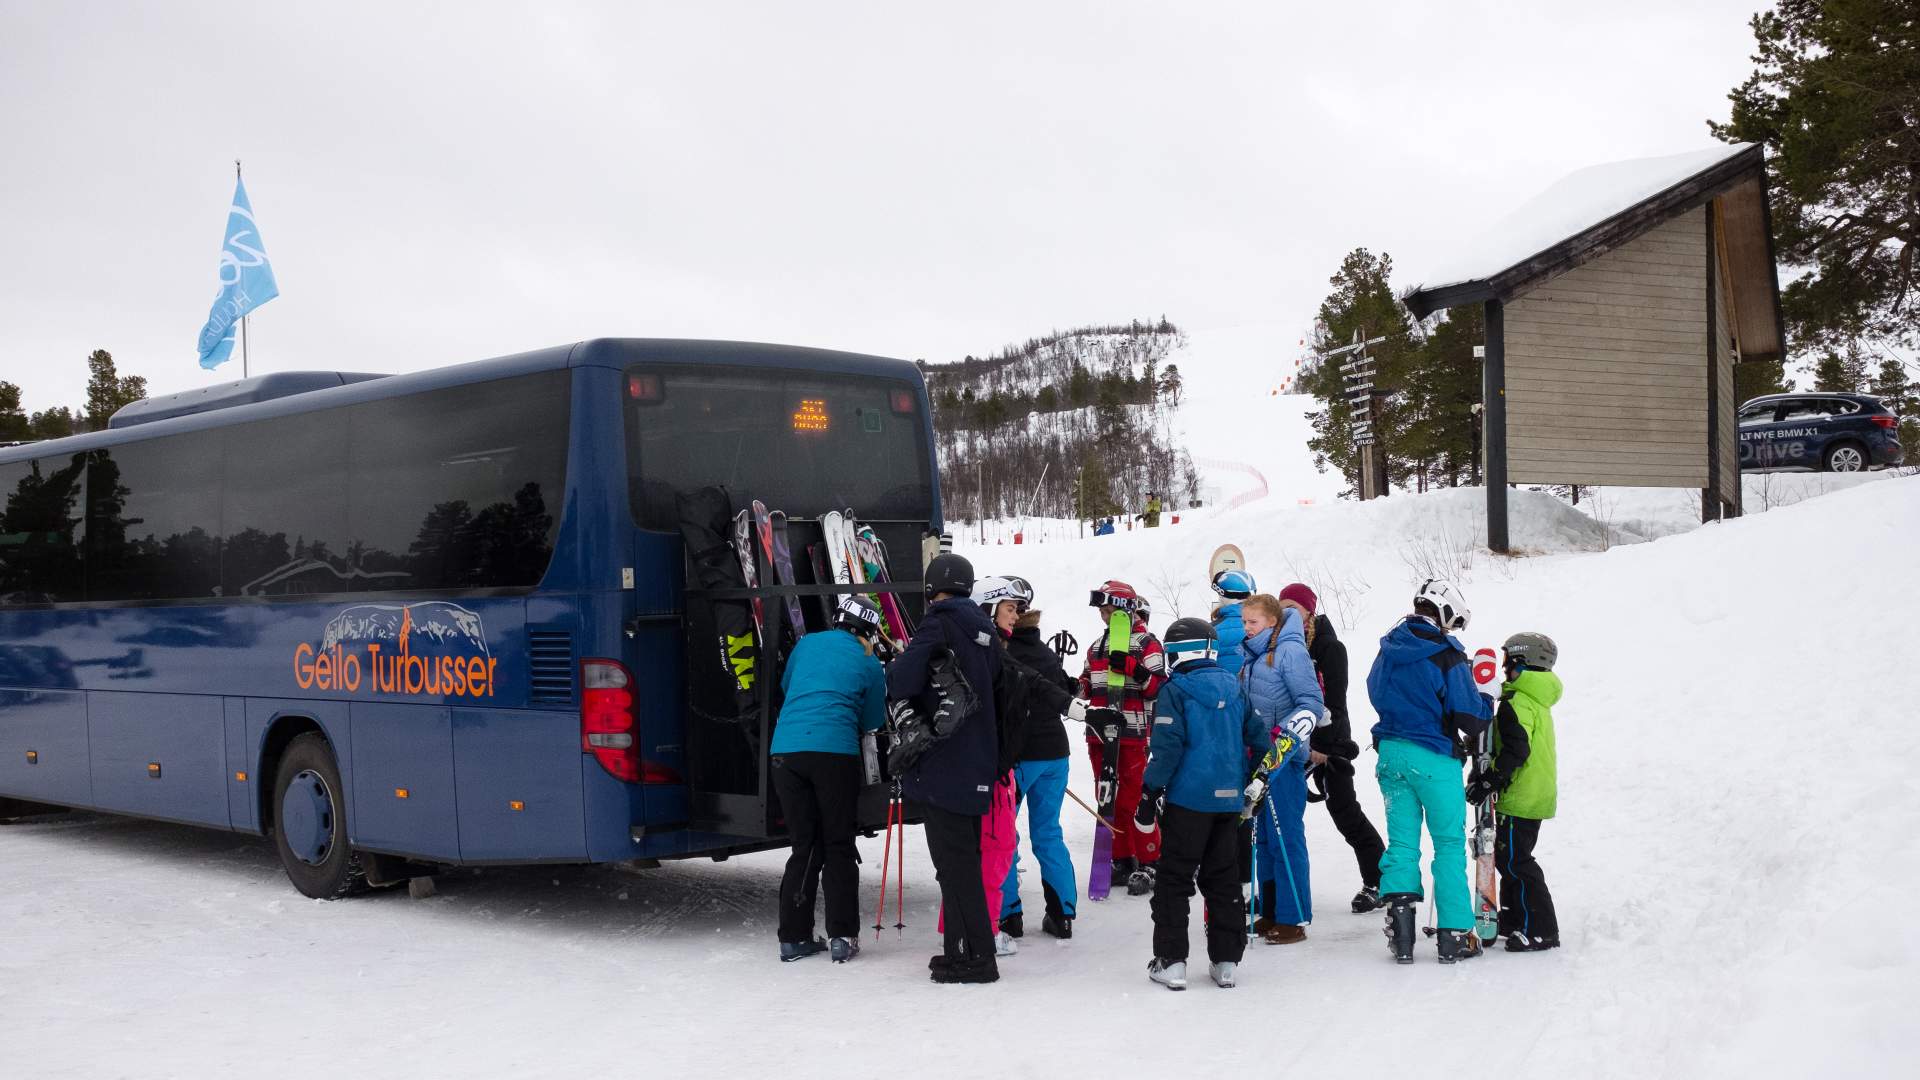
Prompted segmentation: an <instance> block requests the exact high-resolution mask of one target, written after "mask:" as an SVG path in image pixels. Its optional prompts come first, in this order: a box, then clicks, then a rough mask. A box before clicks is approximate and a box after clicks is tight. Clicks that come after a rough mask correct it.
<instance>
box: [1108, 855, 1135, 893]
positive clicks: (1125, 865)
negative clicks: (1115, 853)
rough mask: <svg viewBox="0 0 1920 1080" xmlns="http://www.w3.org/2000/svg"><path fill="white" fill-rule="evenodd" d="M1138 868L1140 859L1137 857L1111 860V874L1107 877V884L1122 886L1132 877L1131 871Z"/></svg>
mask: <svg viewBox="0 0 1920 1080" xmlns="http://www.w3.org/2000/svg"><path fill="white" fill-rule="evenodd" d="M1139 868H1140V861H1139V860H1138V859H1115V860H1113V876H1112V877H1110V878H1108V879H1107V884H1108V885H1109V886H1110V887H1119V886H1124V885H1126V884H1127V883H1128V882H1129V881H1130V880H1131V879H1132V877H1133V872H1134V871H1135V870H1138V869H1139Z"/></svg>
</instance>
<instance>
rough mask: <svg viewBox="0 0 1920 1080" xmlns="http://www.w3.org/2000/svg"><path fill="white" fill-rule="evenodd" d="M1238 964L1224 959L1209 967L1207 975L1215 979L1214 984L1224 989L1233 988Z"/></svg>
mask: <svg viewBox="0 0 1920 1080" xmlns="http://www.w3.org/2000/svg"><path fill="white" fill-rule="evenodd" d="M1236 966H1237V965H1235V964H1234V962H1233V961H1231V960H1222V961H1220V962H1219V963H1217V964H1211V965H1209V966H1208V967H1207V975H1208V977H1210V978H1211V979H1213V985H1215V986H1217V987H1219V988H1220V989H1222V990H1231V989H1233V976H1234V969H1235V967H1236Z"/></svg>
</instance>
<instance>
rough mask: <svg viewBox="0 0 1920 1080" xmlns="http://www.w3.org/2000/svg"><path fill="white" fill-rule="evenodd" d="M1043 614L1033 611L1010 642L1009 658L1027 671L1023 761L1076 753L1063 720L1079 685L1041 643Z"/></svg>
mask: <svg viewBox="0 0 1920 1080" xmlns="http://www.w3.org/2000/svg"><path fill="white" fill-rule="evenodd" d="M1039 616H1040V613H1039V612H1038V611H1029V612H1028V613H1027V614H1026V616H1025V617H1023V618H1022V619H1021V620H1020V623H1019V624H1018V625H1016V626H1015V627H1014V628H1013V636H1011V637H1009V638H1008V639H1007V656H1008V658H1009V659H1011V660H1012V661H1013V662H1014V663H1016V664H1018V665H1020V667H1021V668H1023V669H1024V670H1025V672H1026V675H1027V678H1026V683H1027V694H1026V718H1025V719H1026V722H1025V724H1024V725H1023V728H1024V731H1023V736H1024V737H1023V738H1022V740H1021V745H1020V754H1019V757H1018V758H1017V760H1019V761H1058V760H1060V759H1061V758H1063V757H1069V756H1071V754H1072V752H1073V751H1072V747H1071V745H1070V744H1069V743H1068V742H1067V728H1066V725H1065V724H1064V723H1063V722H1062V721H1061V719H1060V717H1061V714H1062V713H1065V712H1066V711H1067V705H1068V703H1070V702H1072V701H1073V692H1074V690H1076V689H1078V688H1079V685H1080V684H1079V683H1078V682H1077V681H1076V680H1075V679H1074V678H1073V676H1071V675H1068V674H1067V672H1066V669H1065V668H1064V667H1062V666H1061V665H1060V657H1059V656H1057V655H1056V654H1055V653H1054V651H1053V648H1052V647H1051V646H1049V645H1048V644H1047V643H1046V642H1044V641H1042V640H1040V619H1039Z"/></svg>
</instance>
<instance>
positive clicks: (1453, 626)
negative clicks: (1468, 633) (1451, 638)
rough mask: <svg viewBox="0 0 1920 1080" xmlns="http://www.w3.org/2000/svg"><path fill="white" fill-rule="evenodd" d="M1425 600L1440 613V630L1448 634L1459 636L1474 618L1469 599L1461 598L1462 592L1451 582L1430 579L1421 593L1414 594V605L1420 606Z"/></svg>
mask: <svg viewBox="0 0 1920 1080" xmlns="http://www.w3.org/2000/svg"><path fill="white" fill-rule="evenodd" d="M1423 600H1424V601H1425V602H1427V603H1428V604H1431V605H1433V609H1434V610H1435V611H1437V612H1438V613H1439V618H1440V629H1442V630H1445V631H1447V632H1448V633H1453V634H1457V633H1459V632H1460V631H1462V630H1465V629H1466V628H1467V620H1468V619H1471V618H1472V617H1473V612H1471V611H1468V610H1467V598H1466V597H1464V596H1461V595H1460V590H1459V589H1456V588H1454V586H1453V583H1452V582H1450V581H1443V580H1441V579H1440V578H1428V579H1427V580H1426V583H1425V584H1423V585H1421V586H1420V591H1418V592H1416V593H1414V594H1413V602H1414V604H1416V605H1418V604H1419V603H1420V602H1421V601H1423Z"/></svg>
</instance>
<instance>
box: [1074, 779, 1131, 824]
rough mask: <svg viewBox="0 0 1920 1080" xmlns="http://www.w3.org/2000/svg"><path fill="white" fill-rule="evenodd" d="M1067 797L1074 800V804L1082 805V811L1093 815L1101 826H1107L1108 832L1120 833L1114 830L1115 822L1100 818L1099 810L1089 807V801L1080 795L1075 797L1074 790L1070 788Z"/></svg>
mask: <svg viewBox="0 0 1920 1080" xmlns="http://www.w3.org/2000/svg"><path fill="white" fill-rule="evenodd" d="M1067 797H1068V798H1069V799H1072V800H1073V801H1074V802H1077V803H1079V804H1080V809H1082V810H1085V811H1086V812H1087V813H1089V814H1092V815H1093V820H1095V821H1097V822H1099V823H1100V824H1102V825H1105V826H1106V827H1107V831H1108V832H1111V833H1118V832H1119V831H1120V830H1119V829H1116V828H1114V827H1113V822H1111V821H1108V820H1107V819H1106V818H1103V817H1101V816H1100V811H1098V810H1095V809H1094V808H1093V807H1091V806H1088V805H1087V801H1086V800H1085V799H1082V798H1081V797H1080V796H1078V795H1075V794H1074V793H1073V789H1072V788H1068V789H1067Z"/></svg>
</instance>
